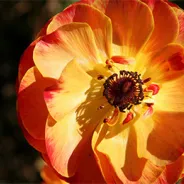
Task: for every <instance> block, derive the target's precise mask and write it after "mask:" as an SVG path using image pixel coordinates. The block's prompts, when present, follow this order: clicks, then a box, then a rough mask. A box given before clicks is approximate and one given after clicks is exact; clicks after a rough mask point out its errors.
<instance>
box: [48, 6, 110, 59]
mask: <svg viewBox="0 0 184 184" xmlns="http://www.w3.org/2000/svg"><path fill="white" fill-rule="evenodd" d="M71 22H84V23H87V24H88V25H89V26H90V27H91V29H92V31H93V33H94V38H95V41H96V44H97V47H98V49H99V50H100V53H101V54H102V55H103V56H105V57H106V58H107V57H108V58H109V57H110V56H111V42H112V38H111V36H112V28H111V21H110V19H109V18H108V17H107V16H105V15H104V14H103V13H102V12H100V11H98V10H97V9H96V8H94V7H92V6H89V5H85V4H75V5H71V6H69V7H68V8H67V9H65V10H64V11H63V12H61V13H59V14H58V15H56V16H55V17H54V18H53V20H52V21H51V23H50V24H49V26H48V29H47V33H51V32H53V31H55V30H56V29H58V28H59V27H60V26H62V25H65V24H68V23H71Z"/></svg>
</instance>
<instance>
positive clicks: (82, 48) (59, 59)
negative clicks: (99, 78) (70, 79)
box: [33, 23, 100, 79]
mask: <svg viewBox="0 0 184 184" xmlns="http://www.w3.org/2000/svg"><path fill="white" fill-rule="evenodd" d="M33 58H34V62H35V65H36V67H37V68H38V70H39V71H40V72H41V74H42V75H43V76H44V77H51V78H56V79H58V78H59V77H60V75H61V72H62V70H63V68H64V67H65V66H66V64H67V63H68V62H69V61H71V60H72V59H73V58H75V59H76V60H77V61H78V62H80V63H81V64H82V65H83V67H84V68H85V69H86V70H90V69H92V68H93V65H94V64H95V63H98V62H99V61H100V58H99V53H98V50H97V47H96V44H95V41H94V36H93V32H92V30H91V28H90V27H89V26H88V25H87V24H86V23H71V24H67V25H64V26H62V27H61V28H59V29H58V30H56V31H55V32H53V33H52V34H50V35H47V36H45V37H43V39H41V40H40V41H39V42H38V43H37V45H36V47H35V49H34V53H33Z"/></svg>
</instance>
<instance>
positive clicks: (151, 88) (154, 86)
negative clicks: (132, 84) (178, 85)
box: [146, 84, 160, 95]
mask: <svg viewBox="0 0 184 184" xmlns="http://www.w3.org/2000/svg"><path fill="white" fill-rule="evenodd" d="M159 90H160V87H159V86H158V85H157V84H150V85H149V86H148V88H146V91H152V92H153V95H156V94H157V93H158V92H159Z"/></svg>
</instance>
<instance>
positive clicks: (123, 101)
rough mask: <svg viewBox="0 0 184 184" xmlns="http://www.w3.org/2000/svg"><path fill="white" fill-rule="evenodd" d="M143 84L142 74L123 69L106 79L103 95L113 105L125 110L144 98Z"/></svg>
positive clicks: (122, 110)
mask: <svg viewBox="0 0 184 184" xmlns="http://www.w3.org/2000/svg"><path fill="white" fill-rule="evenodd" d="M142 84H143V82H142V80H141V79H140V74H138V73H137V72H129V71H125V70H122V71H120V73H119V75H118V74H117V73H114V74H113V75H111V76H110V77H109V78H108V79H107V80H106V81H105V83H104V92H103V95H104V96H105V97H106V98H107V100H108V102H109V103H110V104H111V105H113V106H114V107H118V108H119V110H120V111H121V112H125V110H126V109H128V110H130V109H131V107H132V106H133V105H138V104H140V103H141V101H142V100H143V98H144V93H143V89H142Z"/></svg>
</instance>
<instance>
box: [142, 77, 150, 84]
mask: <svg viewBox="0 0 184 184" xmlns="http://www.w3.org/2000/svg"><path fill="white" fill-rule="evenodd" d="M150 80H151V78H150V77H149V78H147V79H144V80H143V81H142V82H143V83H147V82H149V81H150Z"/></svg>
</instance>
